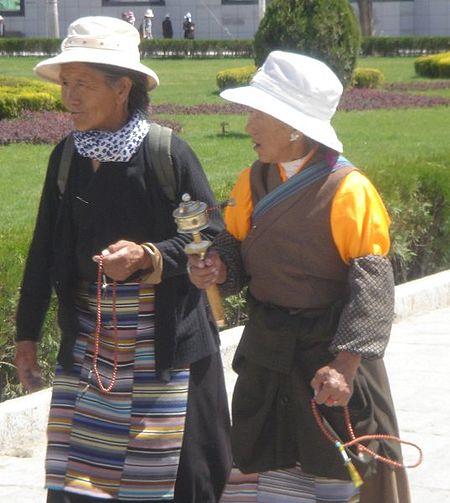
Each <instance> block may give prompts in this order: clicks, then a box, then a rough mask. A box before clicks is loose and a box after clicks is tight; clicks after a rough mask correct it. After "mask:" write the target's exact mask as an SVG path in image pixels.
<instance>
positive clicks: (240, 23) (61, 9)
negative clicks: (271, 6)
mask: <svg viewBox="0 0 450 503" xmlns="http://www.w3.org/2000/svg"><path fill="white" fill-rule="evenodd" d="M8 3H9V4H11V7H13V9H9V10H5V9H2V5H3V6H5V5H6V4H8ZM55 4H56V5H55ZM148 8H151V9H152V10H153V13H154V18H153V20H152V21H153V23H152V24H153V27H152V28H153V29H152V31H153V36H154V37H155V38H160V37H162V21H163V19H164V17H165V15H166V14H169V15H170V18H171V20H172V25H173V31H174V38H183V30H182V23H183V18H184V16H185V14H186V13H188V12H189V13H190V14H191V16H192V20H193V21H194V23H195V37H196V38H200V39H245V38H252V37H253V35H254V34H255V31H256V29H257V27H258V24H259V16H260V1H259V0H9V1H8V0H0V14H1V15H2V16H3V17H4V22H5V29H6V35H8V34H10V35H13V34H15V35H22V36H27V37H48V36H52V34H53V33H54V31H53V30H54V28H53V18H54V12H55V9H57V12H58V19H59V33H60V34H61V37H64V35H65V34H66V33H67V27H68V26H69V24H70V23H71V22H72V21H74V20H75V19H77V18H79V17H82V16H98V15H101V16H112V17H118V18H120V17H121V14H122V12H126V11H129V10H131V11H133V13H134V16H135V18H136V23H135V26H136V28H139V25H140V24H141V22H142V20H143V18H144V13H145V11H146V10H147V9H148Z"/></svg>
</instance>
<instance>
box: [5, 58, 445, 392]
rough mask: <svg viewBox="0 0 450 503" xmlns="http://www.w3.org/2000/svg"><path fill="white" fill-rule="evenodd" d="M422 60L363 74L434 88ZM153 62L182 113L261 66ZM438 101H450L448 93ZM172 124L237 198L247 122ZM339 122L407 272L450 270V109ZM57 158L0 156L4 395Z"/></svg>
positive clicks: (33, 153)
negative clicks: (36, 229) (50, 170)
mask: <svg viewBox="0 0 450 503" xmlns="http://www.w3.org/2000/svg"><path fill="white" fill-rule="evenodd" d="M39 60H40V58H30V57H17V58H9V57H0V75H13V76H25V77H31V76H33V72H32V68H33V66H34V65H35V64H36V63H37V62H38V61H39ZM413 61H414V58H361V59H360V60H359V66H360V67H370V68H378V69H380V70H381V71H382V72H383V74H384V75H385V77H386V81H387V82H417V81H423V80H425V79H418V78H417V77H416V76H415V75H414V66H413ZM144 62H145V63H146V64H148V65H149V66H151V67H152V68H153V69H154V70H155V71H156V72H157V73H158V74H159V76H160V79H161V86H160V88H158V89H157V90H155V91H154V92H153V93H152V100H153V102H154V103H155V104H159V103H176V104H182V105H191V104H201V103H221V102H222V99H221V98H220V97H219V96H218V94H217V89H216V84H215V76H216V74H217V72H218V71H220V70H222V69H224V68H228V67H234V66H244V65H247V64H249V63H251V61H250V60H249V59H216V60H159V59H158V60H152V61H150V60H145V61H144ZM427 92H431V91H427ZM432 93H433V94H436V95H440V96H447V97H448V96H449V91H448V89H447V90H435V91H432ZM164 117H165V118H167V119H171V120H176V121H178V122H179V123H180V124H181V125H182V128H183V129H182V132H181V133H180V135H181V136H182V137H183V138H185V139H186V140H187V142H188V143H189V144H190V145H191V146H192V147H193V149H194V150H195V152H196V153H197V155H198V156H199V158H200V160H201V161H202V163H203V165H204V167H205V170H206V172H207V175H208V177H209V179H210V182H211V185H212V187H213V189H214V190H215V192H216V195H217V197H218V198H219V199H222V198H225V197H227V195H228V193H229V190H230V188H231V186H232V183H233V181H234V180H235V178H236V175H237V174H238V173H239V171H240V170H241V169H243V168H244V167H245V166H247V165H249V164H250V163H251V162H252V160H253V159H254V157H255V156H254V152H253V151H252V148H251V144H250V141H249V139H248V137H247V135H246V134H245V133H244V126H245V122H246V118H245V116H243V115H205V114H203V115H197V116H193V115H178V116H176V115H167V116H161V118H164ZM223 122H226V123H227V126H226V131H227V133H226V134H223V133H222V123H223ZM333 123H334V125H335V127H336V130H337V132H338V136H339V137H340V139H341V140H342V142H343V143H344V146H345V152H344V154H345V155H346V156H347V157H348V158H349V159H350V160H352V161H353V163H354V164H355V165H357V166H359V167H360V168H361V169H363V170H365V171H367V172H368V173H369V176H370V177H371V178H372V179H373V180H374V181H375V183H376V185H377V186H378V187H379V189H380V191H381V192H382V194H383V197H384V198H385V200H386V202H387V204H388V207H389V209H390V211H391V215H392V216H393V220H394V225H393V242H394V250H395V253H397V254H398V257H399V260H398V261H399V263H400V265H402V264H406V265H407V266H408V267H410V268H412V267H413V266H414V260H415V257H416V256H419V255H420V254H423V250H433V251H432V253H431V255H430V254H429V256H428V258H427V261H425V265H423V263H424V260H422V262H421V265H420V268H419V269H418V272H417V271H416V272H414V274H416V275H420V274H422V273H423V274H427V273H429V271H434V270H435V268H436V267H440V268H448V267H450V255H449V249H450V243H449V241H448V232H449V226H450V222H449V220H448V201H449V200H450V194H449V192H450V141H449V132H448V131H449V124H450V122H449V108H448V107H445V106H441V107H435V108H423V109H407V110H400V109H395V110H376V111H362V112H341V111H340V112H338V113H337V114H336V117H335V119H334V121H333ZM51 149H52V146H50V145H22V144H16V145H9V146H3V147H0V181H1V183H0V215H1V216H2V218H1V219H0V320H1V323H0V389H1V387H2V386H6V387H7V389H8V390H10V391H11V393H12V394H13V393H14V392H15V391H13V390H14V389H15V388H14V384H11V385H10V384H9V381H8V382H6V381H5V379H3V381H2V372H3V374H4V371H3V369H4V368H5V367H4V366H5V364H2V360H4V361H6V362H7V363H8V362H10V361H11V355H12V346H13V343H12V337H13V334H14V310H15V303H16V299H17V290H18V287H19V283H20V277H21V273H22V269H23V263H24V259H25V256H26V250H27V246H28V242H29V239H30V237H31V232H32V228H33V225H34V219H35V214H36V209H37V205H38V200H39V194H40V190H41V187H42V182H43V177H44V174H45V169H46V164H47V159H48V156H49V153H50V151H51ZM431 179H433V180H436V181H435V182H433V183H434V185H433V184H431V185H430V183H431V182H430V181H429V180H431ZM445 194H447V196H445ZM445 198H446V199H445ZM435 207H436V208H435ZM442 208H444V210H443V209H442ZM445 208H447V210H445ZM445 211H447V213H445ZM445 215H447V216H445ZM445 219H447V220H445ZM433 229H437V231H436V230H435V231H433V232H434V234H432V233H431V232H430V230H433ZM427 236H430V237H429V241H427ZM446 240H447V241H446ZM411 264H412V265H411ZM405 267H406V266H405ZM414 267H416V266H414ZM416 269H417V267H416ZM53 316H54V315H53ZM48 323H50V324H51V323H52V319H50V322H48ZM52 326H53V325H52ZM46 333H47V334H53V333H54V329H53V328H51V327H50V328H48V329H47V330H46ZM50 339H51V337H50ZM46 344H47V345H46V349H47V351H49V352H50V351H52V350H51V349H48V348H50V347H51V341H50V340H48V342H47V343H46ZM2 365H3V367H2ZM8 378H9V379H10V378H11V377H10V376H9V377H8ZM0 393H1V391H0ZM9 396H11V395H9ZM0 400H1V395H0Z"/></svg>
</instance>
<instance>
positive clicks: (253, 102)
mask: <svg viewBox="0 0 450 503" xmlns="http://www.w3.org/2000/svg"><path fill="white" fill-rule="evenodd" d="M342 91H343V87H342V84H341V82H340V81H339V79H338V78H337V76H336V75H335V74H334V73H333V71H332V70H330V68H328V66H327V65H326V64H325V63H322V62H321V61H319V60H317V59H314V58H310V57H309V56H304V55H302V54H295V53H292V52H284V51H273V52H271V53H270V54H269V55H268V56H267V59H266V61H265V62H264V64H263V65H262V67H261V68H259V69H258V71H257V72H256V74H255V75H254V77H253V78H252V80H251V81H250V83H249V85H248V86H244V87H237V88H234V89H226V90H225V91H222V92H221V93H220V96H221V97H222V98H224V99H226V100H228V101H232V102H233V103H239V104H241V105H246V106H248V107H250V108H253V109H255V110H259V111H261V112H264V113H266V114H268V115H271V116H272V117H275V118H276V119H278V120H280V121H281V122H284V123H285V124H288V125H289V126H291V127H293V128H294V129H295V130H297V131H300V132H301V133H303V134H304V135H306V136H308V137H309V138H312V139H313V140H316V141H317V142H319V143H322V144H323V145H326V146H327V147H330V148H331V149H333V150H335V151H336V152H339V153H340V152H342V150H343V147H342V143H341V142H340V141H339V139H338V137H337V136H336V132H335V131H334V129H333V126H332V125H331V122H330V121H331V118H332V117H333V115H334V113H335V111H336V108H337V106H338V104H339V100H340V98H341V95H342Z"/></svg>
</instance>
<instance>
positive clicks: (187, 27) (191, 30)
mask: <svg viewBox="0 0 450 503" xmlns="http://www.w3.org/2000/svg"><path fill="white" fill-rule="evenodd" d="M183 31H184V38H187V39H193V38H194V37H195V24H194V22H193V21H192V16H191V13H190V12H187V13H186V15H185V16H184V20H183Z"/></svg>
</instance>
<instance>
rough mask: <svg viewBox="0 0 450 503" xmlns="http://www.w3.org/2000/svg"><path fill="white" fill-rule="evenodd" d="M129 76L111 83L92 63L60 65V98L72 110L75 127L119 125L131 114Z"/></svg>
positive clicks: (115, 126) (112, 127) (110, 127)
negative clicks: (91, 65)
mask: <svg viewBox="0 0 450 503" xmlns="http://www.w3.org/2000/svg"><path fill="white" fill-rule="evenodd" d="M128 80H129V79H127V78H122V79H120V80H119V81H118V82H116V83H115V84H114V85H112V84H110V83H108V82H107V81H106V78H105V75H104V74H103V73H102V72H100V71H98V70H96V69H95V68H91V67H90V66H89V65H86V64H83V63H65V64H63V65H61V71H60V81H61V98H62V102H63V104H64V106H65V107H66V108H67V110H68V111H69V112H70V113H71V114H72V119H73V122H74V125H75V128H76V129H78V130H80V131H88V130H92V129H100V130H107V131H117V130H118V129H120V128H121V127H122V126H123V125H124V124H125V123H126V121H127V118H128V113H127V99H128V93H129V87H130V86H129V85H128V84H129V82H127V81H128ZM126 88H128V90H127V89H126Z"/></svg>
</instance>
